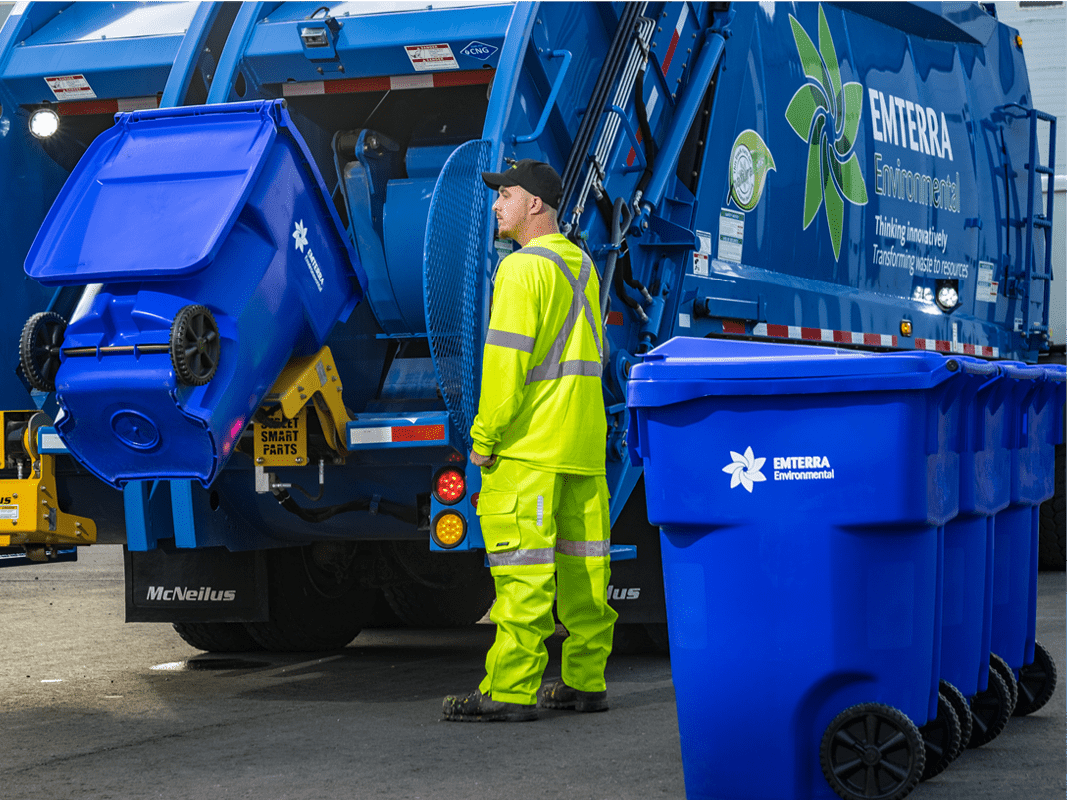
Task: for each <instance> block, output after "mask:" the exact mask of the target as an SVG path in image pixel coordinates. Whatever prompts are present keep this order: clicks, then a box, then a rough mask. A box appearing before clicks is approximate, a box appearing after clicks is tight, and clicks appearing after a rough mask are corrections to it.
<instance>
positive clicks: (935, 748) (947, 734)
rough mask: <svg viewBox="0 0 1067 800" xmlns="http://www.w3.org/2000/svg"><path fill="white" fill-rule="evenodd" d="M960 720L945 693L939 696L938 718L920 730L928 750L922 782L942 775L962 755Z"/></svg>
mask: <svg viewBox="0 0 1067 800" xmlns="http://www.w3.org/2000/svg"><path fill="white" fill-rule="evenodd" d="M960 728H961V725H960V720H959V717H957V716H956V710H955V709H954V708H953V707H952V703H951V701H949V699H948V698H947V697H946V696H945V694H944V693H943V692H941V693H938V696H937V716H936V717H934V718H933V719H932V720H930V721H929V722H927V723H926V724H925V725H923V726H922V727H921V728H919V734H920V735H921V736H922V737H923V746H924V748H925V750H926V765H925V766H924V767H923V771H922V776H921V777H920V778H919V780H921V781H928V780H930V778H933V777H935V776H937V775H940V774H941V773H942V772H944V771H945V770H946V769H948V765H949V764H951V763H952V761H953V759H954V758H956V756H958V755H959V754H960V750H961V748H960V738H961V734H960Z"/></svg>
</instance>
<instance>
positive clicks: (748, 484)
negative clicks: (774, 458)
mask: <svg viewBox="0 0 1067 800" xmlns="http://www.w3.org/2000/svg"><path fill="white" fill-rule="evenodd" d="M730 457H731V458H732V459H733V460H734V461H733V463H732V464H727V465H726V466H725V467H723V468H722V471H723V472H728V473H730V475H732V476H733V477H731V478H730V488H731V489H733V488H734V487H735V486H737V485H738V484H740V485H741V486H744V487H745V491H747V492H748V493H749V494H751V493H752V484H753V483H759V482H760V481H765V480H767V478H766V476H765V475H764V474H763V473H762V472H760V468H761V467H762V466H763V462H765V461H766V460H767V459H765V458H756V456H755V454H754V453H753V452H752V448H751V447H749V448H748V449H746V450H745V454H744V455H741V454H740V453H735V452H734V451H733V450H731V451H730Z"/></svg>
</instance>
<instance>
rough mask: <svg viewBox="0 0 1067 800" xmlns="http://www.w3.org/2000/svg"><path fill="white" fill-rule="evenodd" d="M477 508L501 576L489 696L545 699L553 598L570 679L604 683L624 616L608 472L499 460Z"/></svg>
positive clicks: (591, 686) (496, 576)
mask: <svg viewBox="0 0 1067 800" xmlns="http://www.w3.org/2000/svg"><path fill="white" fill-rule="evenodd" d="M478 516H479V517H480V518H481V524H482V535H483V537H484V538H485V549H486V552H487V553H488V558H489V566H490V571H491V572H492V574H493V580H494V582H495V584H496V603H494V605H493V610H492V612H491V613H490V615H489V618H490V619H491V620H492V621H493V622H495V623H496V641H495V642H494V643H493V646H492V647H491V648H490V650H489V655H488V656H487V657H486V660H485V671H486V676H485V679H484V680H483V681H482V682H481V685H480V686H479V689H481V692H482V694H486V695H489V696H490V697H491V698H492V699H493V700H497V701H499V702H503V703H523V704H527V705H532V704H533V703H536V702H537V689H538V687H539V685H540V683H541V676H542V673H543V672H544V670H545V665H546V664H547V663H548V651H547V650H546V649H545V639H547V638H548V637H549V636H551V635H552V633H553V632H554V631H555V621H554V619H553V617H552V600H553V598H556V609H557V613H558V614H559V619H560V622H562V623H563V625H564V626H565V627H566V628H567V630H568V631H569V632H570V636H568V637H567V639H566V641H565V642H564V643H563V680H564V682H566V684H567V685H568V686H570V687H572V688H574V689H578V690H579V691H583V692H601V691H604V689H605V688H606V685H605V683H604V667H605V666H606V664H607V660H608V655H609V654H610V653H611V640H612V632H613V630H614V626H615V620H616V619H617V618H618V614H616V613H615V610H614V609H613V608H611V606H609V605H608V601H607V590H608V583H609V581H610V579H611V555H610V552H609V551H610V547H611V543H610V536H611V518H610V515H609V512H608V486H607V482H606V480H605V479H604V476H602V475H599V476H588V475H560V474H556V473H551V472H538V471H537V470H534V469H530V468H529V467H527V466H525V465H523V464H521V463H519V462H516V461H509V460H507V459H500V458H498V459H497V461H496V463H494V464H493V466H491V467H488V468H485V469H483V470H482V490H481V494H480V496H479V498H478ZM557 594H558V597H557Z"/></svg>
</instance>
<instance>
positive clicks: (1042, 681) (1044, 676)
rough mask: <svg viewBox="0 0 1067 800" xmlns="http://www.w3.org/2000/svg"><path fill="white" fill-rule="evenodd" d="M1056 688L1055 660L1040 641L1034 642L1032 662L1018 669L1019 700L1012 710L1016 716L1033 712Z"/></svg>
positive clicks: (1043, 703) (1047, 699) (1050, 696)
mask: <svg viewBox="0 0 1067 800" xmlns="http://www.w3.org/2000/svg"><path fill="white" fill-rule="evenodd" d="M1055 690H1056V662H1055V661H1054V660H1053V658H1052V654H1051V653H1049V651H1048V650H1046V649H1045V647H1044V645H1042V644H1041V642H1035V643H1034V663H1033V664H1029V665H1027V666H1025V667H1023V668H1022V669H1020V670H1019V702H1018V703H1016V704H1015V710H1014V711H1013V712H1012V713H1013V714H1014V715H1015V716H1017V717H1025V716H1026V715H1027V714H1033V713H1034V712H1035V711H1037V710H1038V709H1039V708H1041V706H1043V705H1045V703H1047V702H1048V701H1049V700H1050V699H1051V698H1052V693H1053V692H1054V691H1055Z"/></svg>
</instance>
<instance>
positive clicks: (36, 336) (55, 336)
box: [19, 311, 67, 392]
mask: <svg viewBox="0 0 1067 800" xmlns="http://www.w3.org/2000/svg"><path fill="white" fill-rule="evenodd" d="M66 330H67V321H66V320H65V319H63V317H61V316H59V314H57V313H55V312H54V311H41V312H39V313H37V314H34V315H33V316H32V317H30V318H29V319H28V320H26V324H25V325H24V326H23V327H22V336H21V338H20V339H19V362H20V363H21V365H22V372H23V374H24V375H25V376H26V380H27V381H29V382H30V386H32V387H33V388H34V389H37V390H39V391H42V392H54V391H55V390H56V373H57V372H58V371H59V350H60V347H61V345H62V344H63V334H64V333H65V332H66Z"/></svg>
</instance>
